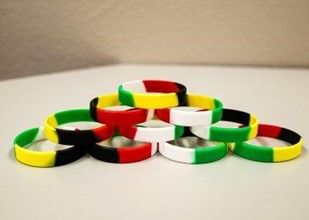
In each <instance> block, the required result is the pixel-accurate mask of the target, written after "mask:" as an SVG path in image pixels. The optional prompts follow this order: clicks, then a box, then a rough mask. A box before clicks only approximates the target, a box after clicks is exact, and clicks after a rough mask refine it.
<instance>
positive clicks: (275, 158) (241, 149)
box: [230, 124, 303, 162]
mask: <svg viewBox="0 0 309 220" xmlns="http://www.w3.org/2000/svg"><path fill="white" fill-rule="evenodd" d="M257 136H264V137H270V138H275V139H279V140H282V141H285V142H288V143H290V144H291V145H290V146H283V147H279V146H278V147H266V146H259V145H254V144H251V143H248V142H238V143H231V144H230V149H231V151H233V152H234V153H235V154H237V155H238V156H240V157H243V158H246V159H249V160H255V161H260V162H283V161H287V160H291V159H294V158H296V157H298V156H299V155H300V153H301V150H302V146H303V139H302V138H301V136H300V135H299V134H297V133H295V132H294V131H291V130H289V129H286V128H282V127H279V126H274V125H266V124H260V125H259V127H258V134H257Z"/></svg>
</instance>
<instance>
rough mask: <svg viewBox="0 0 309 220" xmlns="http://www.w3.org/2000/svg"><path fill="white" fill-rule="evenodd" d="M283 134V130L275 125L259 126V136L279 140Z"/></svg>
mask: <svg viewBox="0 0 309 220" xmlns="http://www.w3.org/2000/svg"><path fill="white" fill-rule="evenodd" d="M280 132H281V128H280V127H278V126H273V125H261V124H260V125H259V127H258V134H257V136H264V137H271V138H277V137H278V136H279V134H280Z"/></svg>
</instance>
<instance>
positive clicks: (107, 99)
mask: <svg viewBox="0 0 309 220" xmlns="http://www.w3.org/2000/svg"><path fill="white" fill-rule="evenodd" d="M120 104H121V103H120V102H119V100H118V94H106V95H102V96H99V97H97V98H94V99H92V100H91V102H90V116H91V118H92V119H93V120H95V121H97V122H100V123H103V124H106V125H116V126H118V125H123V124H139V123H143V122H145V121H147V120H149V119H151V118H152V117H153V110H147V109H140V108H133V107H128V106H119V105H120ZM112 106H117V107H122V108H121V109H111V108H109V107H112Z"/></svg>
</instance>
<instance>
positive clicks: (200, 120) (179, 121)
mask: <svg viewBox="0 0 309 220" xmlns="http://www.w3.org/2000/svg"><path fill="white" fill-rule="evenodd" d="M187 106H189V107H175V108H167V109H158V110H156V111H155V113H156V116H157V117H158V118H159V119H160V120H162V121H165V122H168V123H171V124H175V125H181V126H201V125H211V124H214V123H216V122H218V121H220V120H221V118H222V109H223V105H222V102H221V101H219V100H218V99H214V98H212V97H208V96H203V95H195V94H188V95H187ZM190 107H197V108H203V110H197V111H196V110H195V111H185V110H186V109H189V108H190ZM205 109H207V110H209V109H212V110H210V111H205Z"/></svg>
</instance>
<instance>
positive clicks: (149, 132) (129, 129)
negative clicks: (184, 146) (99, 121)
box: [119, 120, 184, 142]
mask: <svg viewBox="0 0 309 220" xmlns="http://www.w3.org/2000/svg"><path fill="white" fill-rule="evenodd" d="M151 123H152V124H151ZM158 123H161V124H159V127H158V126H157V125H158ZM154 124H156V125H154ZM162 125H163V126H162ZM119 132H120V134H121V135H123V136H125V137H127V138H129V139H131V140H134V141H144V142H167V141H171V140H175V139H176V138H179V137H180V136H181V135H182V134H183V132H184V127H182V126H177V125H172V124H168V123H165V122H162V121H158V120H149V121H147V122H145V123H143V124H139V125H124V126H119Z"/></svg>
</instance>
